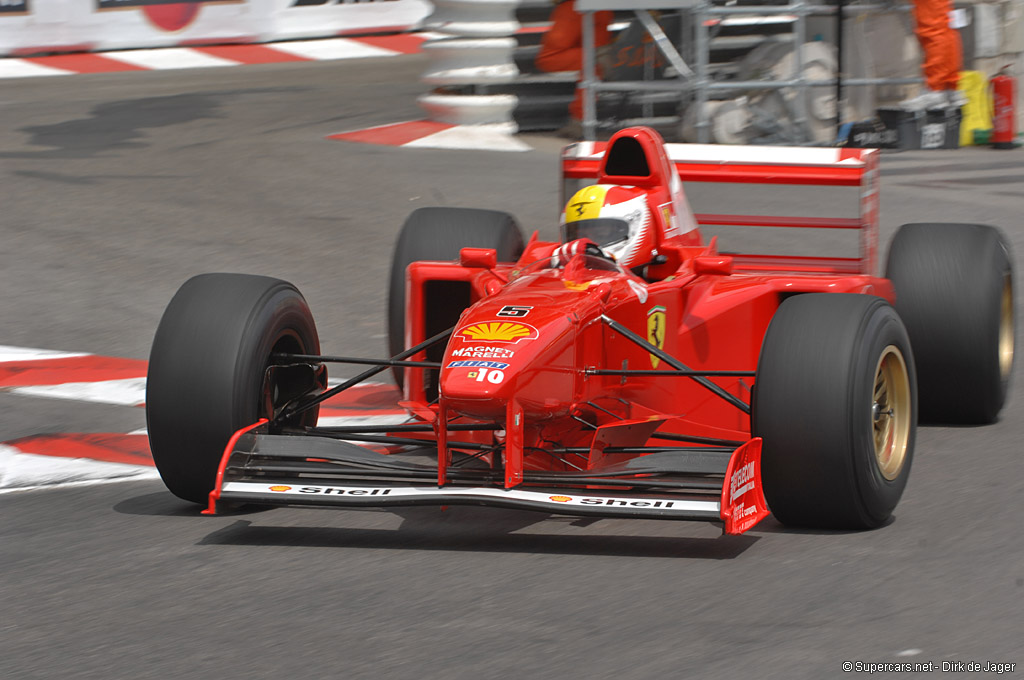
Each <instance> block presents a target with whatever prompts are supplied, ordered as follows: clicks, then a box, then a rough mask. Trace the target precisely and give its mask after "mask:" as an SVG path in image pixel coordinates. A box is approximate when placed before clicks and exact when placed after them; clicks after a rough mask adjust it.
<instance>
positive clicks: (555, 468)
mask: <svg viewBox="0 0 1024 680" xmlns="http://www.w3.org/2000/svg"><path fill="white" fill-rule="evenodd" d="M610 150H611V151H610ZM620 152H621V153H620ZM617 154H618V156H617ZM638 154H642V157H643V158H642V161H643V162H639V161H638V158H639V157H638ZM623 158H625V159H626V162H623ZM610 159H611V160H610ZM630 159H632V160H630ZM562 170H563V177H564V179H565V180H566V181H568V182H583V183H588V184H593V183H603V184H619V185H628V186H636V187H640V188H642V189H644V191H646V192H647V197H648V203H649V207H650V208H651V213H652V214H653V217H654V220H655V223H656V224H655V227H656V229H655V232H656V250H657V255H660V256H661V257H662V259H663V262H662V263H660V264H656V265H652V266H650V267H648V268H647V270H646V272H644V274H645V276H644V277H643V278H641V277H640V276H637V275H636V274H634V273H632V272H627V271H625V270H623V269H621V268H618V267H617V266H615V265H613V264H611V263H609V262H607V261H602V260H599V259H597V258H593V257H592V256H586V255H577V256H575V257H574V258H573V259H572V260H570V261H569V262H568V264H566V265H565V266H553V265H552V262H551V261H552V257H551V255H552V252H553V251H554V249H555V248H557V247H558V246H559V245H560V244H559V243H554V242H542V241H539V240H538V239H537V235H536V234H534V236H533V237H532V238H531V239H530V241H529V243H528V244H527V246H526V248H525V251H524V252H523V254H522V256H521V257H520V258H519V261H518V262H516V263H500V264H499V263H497V262H496V256H495V252H494V251H491V250H485V249H475V248H465V249H463V250H462V254H461V257H460V261H458V262H414V263H413V264H411V265H410V266H409V268H408V270H407V295H406V300H407V315H406V347H413V346H415V345H416V344H418V343H420V342H422V341H423V340H425V339H426V338H427V337H428V332H427V328H428V319H427V318H426V317H427V307H428V305H427V303H426V299H427V296H428V294H429V293H428V288H429V284H430V283H431V282H436V281H447V282H461V283H462V284H464V286H465V287H467V288H468V291H469V300H470V301H471V304H470V305H469V307H468V308H466V309H465V311H464V312H463V313H462V315H461V318H460V319H459V322H458V324H457V325H456V327H455V330H454V333H453V334H452V336H451V338H450V339H449V341H448V344H447V347H446V348H445V350H444V355H443V358H442V361H441V368H440V372H439V375H438V374H436V373H434V374H433V375H430V374H428V373H427V372H426V371H424V370H421V369H405V376H404V395H403V396H404V401H403V405H404V406H405V407H407V408H408V409H409V410H410V412H411V413H412V414H414V415H415V416H416V417H418V418H419V419H420V420H422V421H427V422H430V423H433V425H434V437H436V441H437V445H438V452H439V453H438V470H437V484H438V485H439V486H440V487H443V486H445V485H446V484H447V483H449V482H450V480H449V475H450V474H451V473H450V469H451V467H450V466H451V460H452V452H453V450H454V451H459V450H460V446H459V444H469V443H475V444H488V445H494V444H501V445H502V447H501V453H487V454H485V455H483V456H482V457H483V458H484V459H485V460H486V461H487V462H488V463H489V465H490V467H491V468H492V469H494V470H500V471H503V473H502V474H503V481H504V484H503V486H504V489H506V490H513V489H523V488H527V487H528V486H529V485H526V486H524V475H525V476H527V477H528V476H529V473H531V472H550V473H580V472H581V471H587V470H601V469H607V468H608V466H609V465H614V464H616V463H620V462H623V461H625V460H626V459H628V458H636V457H637V455H638V454H636V453H620V452H617V451H616V450H617V449H621V448H631V447H632V448H636V447H657V446H659V445H662V446H664V445H665V441H664V439H658V438H657V437H652V435H655V433H657V434H666V433H668V434H679V435H686V436H688V437H690V438H692V439H691V442H693V443H692V444H690V445H691V446H694V447H696V446H698V445H699V442H700V441H701V440H702V439H706V440H707V441H715V442H723V441H724V442H735V443H736V444H740V443H743V444H742V446H739V447H738V448H737V449H736V452H735V453H734V454H733V455H732V457H731V459H730V461H729V469H728V471H727V472H726V476H725V482H724V485H723V487H722V490H721V519H722V520H723V521H724V522H725V528H726V531H727V532H728V533H740V532H742V531H745V530H746V529H748V528H749V527H750V526H752V525H753V524H755V523H756V522H757V521H759V520H760V519H761V518H762V517H764V516H765V515H766V514H767V510H766V508H765V503H764V499H763V496H762V495H761V489H760V471H759V456H760V440H759V439H756V438H752V436H751V431H750V417H749V406H748V405H749V402H750V394H751V387H752V385H753V374H754V372H755V370H756V368H757V362H758V356H759V354H760V350H761V344H762V341H763V338H764V334H765V331H766V329H767V327H768V324H769V322H770V321H771V319H772V316H773V315H774V313H775V311H776V309H777V308H778V306H779V304H780V303H781V301H782V300H783V299H785V297H787V296H790V295H793V294H797V293H811V292H831V293H863V294H869V295H877V296H881V297H883V298H886V299H888V300H889V301H890V302H891V301H892V299H893V292H892V287H891V285H890V283H889V282H888V281H887V280H886V279H883V278H879V277H877V276H876V275H875V271H876V268H877V243H878V170H877V152H875V151H874V150H861V149H803V148H779V147H762V148H759V147H722V146H713V147H712V146H697V145H665V144H664V143H663V142H662V140H661V138H660V137H659V136H658V135H657V133H656V132H654V131H653V130H650V129H647V128H629V129H626V130H623V131H620V132H619V133H617V134H616V135H615V136H613V138H612V139H611V140H610V141H609V142H607V143H591V142H585V143H581V144H577V145H573V146H570V147H568V148H567V149H566V150H565V152H564V153H563V158H562ZM624 170H626V171H628V172H624ZM644 171H646V173H645V172H644ZM679 180H682V182H708V181H712V182H734V183H767V184H793V185H826V186H846V187H854V188H858V189H859V193H858V196H857V199H858V204H859V217H857V218H849V219H838V218H834V217H822V218H807V217H799V218H796V217H779V216H756V215H720V214H715V215H709V214H702V215H695V216H694V215H692V214H691V213H690V212H689V207H688V205H687V203H686V199H685V197H684V196H683V188H682V184H681V182H680V181H679ZM733 224H735V225H746V226H764V227H790V228H792V227H797V228H823V229H857V230H859V232H860V239H859V243H860V256H859V257H857V258H827V257H793V256H779V255H760V254H739V253H729V254H725V253H719V252H717V249H716V244H715V241H714V240H712V241H711V242H707V243H706V242H705V241H704V239H703V238H702V236H701V234H700V232H699V230H698V229H696V226H697V225H733ZM630 332H631V333H632V334H634V338H633V339H632V340H631V339H630V338H629V337H627V335H628V334H629V333H630ZM635 336H639V338H640V339H642V340H646V341H647V342H648V343H650V344H651V345H654V346H656V347H658V348H659V349H660V350H663V351H664V353H666V354H667V355H669V357H670V359H671V358H674V359H675V360H677V362H681V365H684V368H685V369H689V370H691V371H694V372H715V371H721V372H740V373H742V375H710V376H707V377H705V378H703V380H704V381H705V384H700V382H699V381H698V379H696V378H695V377H693V376H684V375H666V371H673V370H676V369H678V368H679V365H676V366H674V367H673V366H671V365H669V363H668V360H665V359H662V358H659V357H657V356H655V355H654V354H652V353H651V352H650V351H649V350H648V349H645V348H644V347H641V346H640V345H639V344H638V343H637V341H636V340H637V338H636V337H635ZM412 359H413V360H425V359H426V352H422V353H420V354H419V355H417V356H414V357H412ZM600 371H605V372H616V371H617V372H618V373H617V374H607V373H606V374H601V373H600ZM639 371H647V372H655V371H658V372H660V373H661V374H659V375H651V374H647V375H645V374H643V373H639ZM677 373H678V371H677ZM707 381H710V383H712V385H710V386H709V385H708V384H707ZM716 390H717V391H718V392H719V393H717V394H716ZM723 395H725V396H723ZM730 395H731V396H730ZM727 397H728V398H727ZM435 398H436V400H435ZM473 423H481V424H490V425H492V426H493V425H494V424H497V425H498V426H500V428H501V429H498V430H478V431H472V432H467V431H464V430H459V431H458V432H453V431H450V430H451V429H452V427H453V426H454V425H456V424H458V425H460V426H465V425H471V424H473ZM744 442H745V443H744ZM734 446H735V445H734ZM695 450H696V449H695ZM461 451H462V452H463V453H467V452H468V453H471V452H472V449H469V447H463V448H462V449H461ZM552 452H556V454H553V453H552ZM228 453H230V447H229V452H228ZM639 455H643V454H639ZM227 457H228V456H227V455H226V456H225V460H226V459H227ZM497 457H500V460H495V459H494V458H497ZM582 488H583V489H584V490H587V489H595V488H601V487H597V486H594V485H586V486H584V487H582ZM311 493H312V492H311ZM716 495H717V492H716ZM558 498H560V497H558V496H551V499H552V500H555V499H558ZM565 498H567V499H568V498H569V497H568V496H566V497H565ZM637 504H638V505H640V504H641V503H637ZM644 504H646V503H644Z"/></svg>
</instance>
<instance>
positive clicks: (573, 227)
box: [562, 217, 629, 248]
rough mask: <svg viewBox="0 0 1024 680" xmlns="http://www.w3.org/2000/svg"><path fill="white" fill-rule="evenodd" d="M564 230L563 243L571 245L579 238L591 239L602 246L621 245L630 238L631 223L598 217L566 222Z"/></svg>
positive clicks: (613, 218) (614, 218)
mask: <svg viewBox="0 0 1024 680" xmlns="http://www.w3.org/2000/svg"><path fill="white" fill-rule="evenodd" d="M562 229H563V230H564V233H563V239H562V240H563V241H564V242H565V243H570V242H571V241H575V240H576V239H578V238H589V239H590V240H591V241H593V242H594V243H596V244H597V245H599V246H601V247H602V248H603V247H605V246H610V245H612V244H615V243H621V242H622V241H625V240H627V239H628V238H629V222H627V221H626V220H622V219H619V218H617V217H596V218H593V219H589V220H577V221H575V222H566V223H565V224H564V225H563V227H562Z"/></svg>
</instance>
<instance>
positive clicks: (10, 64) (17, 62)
mask: <svg viewBox="0 0 1024 680" xmlns="http://www.w3.org/2000/svg"><path fill="white" fill-rule="evenodd" d="M73 73H75V71H68V70H66V69H62V68H54V67H52V66H43V65H42V64H36V63H35V62H31V61H25V60H24V59H9V58H2V59H0V78H34V77H36V76H68V75H71V74H73Z"/></svg>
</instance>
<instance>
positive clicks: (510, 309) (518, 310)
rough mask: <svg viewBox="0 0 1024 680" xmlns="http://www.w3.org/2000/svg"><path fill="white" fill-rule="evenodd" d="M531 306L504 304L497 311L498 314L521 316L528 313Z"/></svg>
mask: <svg viewBox="0 0 1024 680" xmlns="http://www.w3.org/2000/svg"><path fill="white" fill-rule="evenodd" d="M531 309H533V307H517V306H516V305H505V306H504V307H502V308H501V310H500V311H499V312H498V316H514V317H517V318H518V317H522V316H526V315H527V314H529V313H530V310H531Z"/></svg>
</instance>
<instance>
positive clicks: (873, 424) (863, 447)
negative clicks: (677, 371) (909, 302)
mask: <svg viewBox="0 0 1024 680" xmlns="http://www.w3.org/2000/svg"><path fill="white" fill-rule="evenodd" d="M751 421H752V429H753V433H754V436H757V437H761V438H762V439H763V448H762V469H761V476H762V481H763V484H764V494H765V499H766V500H767V501H768V507H769V509H770V510H771V511H772V514H774V515H775V517H776V519H778V520H779V521H780V522H782V523H783V524H788V525H792V526H803V527H817V528H823V529H871V528H874V527H877V526H880V525H881V524H883V523H884V522H886V521H887V520H888V519H889V517H890V515H891V513H892V511H893V509H894V508H895V507H896V504H897V503H898V502H899V499H900V496H901V495H902V494H903V488H904V487H905V486H906V483H907V477H908V475H909V473H910V464H911V460H912V459H913V455H914V438H915V433H916V426H917V388H916V381H915V376H914V359H913V356H912V355H911V350H910V340H909V339H908V337H907V332H906V329H904V327H903V323H902V322H901V321H900V318H899V316H898V315H897V314H896V311H895V310H894V309H893V308H892V307H891V306H890V305H889V303H888V302H886V301H885V300H883V299H882V298H877V297H873V296H867V295H854V294H806V295H798V296H795V297H792V298H789V299H787V300H786V301H785V302H783V303H782V305H780V307H779V309H778V311H777V312H776V313H775V317H774V318H773V319H772V322H771V324H770V325H769V326H768V331H767V333H766V334H765V338H764V345H763V346H762V348H761V357H760V359H759V360H758V365H757V379H756V382H755V384H754V403H753V409H752V414H751Z"/></svg>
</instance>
